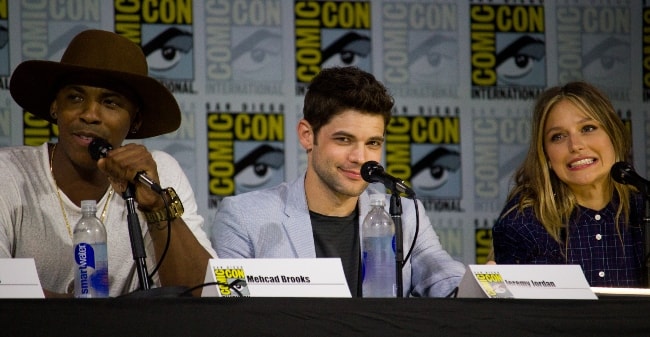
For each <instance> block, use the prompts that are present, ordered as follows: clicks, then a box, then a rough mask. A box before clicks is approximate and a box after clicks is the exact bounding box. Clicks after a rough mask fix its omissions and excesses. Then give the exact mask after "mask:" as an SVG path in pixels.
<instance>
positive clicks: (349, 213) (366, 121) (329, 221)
mask: <svg viewBox="0 0 650 337" xmlns="http://www.w3.org/2000/svg"><path fill="white" fill-rule="evenodd" d="M393 104H394V102H393V98H392V97H391V96H390V94H389V93H388V91H387V89H386V88H385V87H384V86H383V85H382V84H381V83H379V82H378V81H377V80H376V79H375V77H374V76H373V75H371V74H369V73H367V72H364V71H362V70H359V69H358V68H355V67H335V68H327V69H323V70H322V71H321V72H320V73H319V74H318V75H317V76H316V77H315V78H314V79H313V81H312V83H311V84H310V86H309V89H308V91H307V94H306V95H305V102H304V108H303V114H304V118H303V119H301V120H300V121H299V123H298V126H297V132H298V139H299V141H300V144H301V146H302V147H303V148H304V149H305V151H306V152H307V169H306V172H305V173H304V174H303V175H301V176H300V177H299V178H298V179H296V180H294V181H293V182H290V183H283V184H281V185H279V186H276V187H273V188H270V189H265V190H260V191H254V192H248V193H244V194H240V195H237V196H234V197H227V198H224V199H223V201H222V202H221V203H220V204H219V208H218V211H217V214H216V216H215V217H214V222H213V227H212V237H211V239H212V245H213V246H214V248H215V250H216V251H217V254H218V256H219V257H220V258H315V257H340V258H341V262H342V264H343V270H344V272H345V276H346V279H347V282H348V286H349V287H350V292H351V294H352V296H353V297H360V296H362V291H361V262H360V256H361V255H360V237H359V224H360V223H361V222H362V221H363V219H364V218H365V215H366V214H367V213H368V211H369V210H370V198H369V194H370V193H372V192H373V191H371V190H370V189H369V188H368V183H367V182H365V181H364V180H363V178H362V177H361V175H360V169H361V166H362V165H363V164H364V163H365V162H367V161H371V160H372V161H377V162H380V160H381V155H382V147H383V143H384V135H385V131H386V126H387V125H388V122H389V121H390V118H391V110H392V108H393ZM375 193H377V192H375ZM382 193H383V192H382ZM388 197H389V195H387V198H388ZM417 203H418V207H419V209H420V210H421V211H420V212H419V213H420V219H419V220H420V228H419V232H418V233H417V241H416V243H415V247H414V248H413V251H412V253H411V256H410V258H409V259H408V260H407V261H405V262H404V268H403V274H402V275H403V276H402V277H403V291H404V294H403V295H404V296H405V297H407V296H428V297H444V296H447V295H449V294H450V293H451V292H453V290H454V289H455V288H456V287H457V286H458V284H459V283H460V280H461V278H462V276H463V274H464V272H465V267H464V265H463V264H462V263H460V262H458V261H455V260H454V259H452V258H451V256H449V254H448V253H447V252H446V251H445V250H444V249H443V248H442V246H441V245H440V241H439V240H438V236H437V235H436V233H435V231H434V230H433V227H432V226H431V223H430V221H429V218H428V217H427V216H426V215H424V213H425V212H424V209H423V208H422V204H421V203H420V202H419V201H418V202H417ZM387 204H388V202H387ZM402 208H403V210H402V226H403V240H404V247H405V249H404V250H405V252H407V251H408V249H409V248H410V244H411V242H412V240H413V238H414V236H415V234H416V233H415V231H416V218H415V217H416V213H415V205H414V203H413V202H412V201H411V200H408V199H403V200H402Z"/></svg>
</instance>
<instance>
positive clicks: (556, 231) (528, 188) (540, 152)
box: [504, 82, 632, 246]
mask: <svg viewBox="0 0 650 337" xmlns="http://www.w3.org/2000/svg"><path fill="white" fill-rule="evenodd" d="M561 101H567V102H570V103H571V104H573V105H574V106H576V107H577V108H578V109H580V110H581V111H582V112H583V113H585V115H587V116H588V117H589V118H592V119H593V120H595V121H597V122H599V123H600V124H601V125H602V128H603V129H604V131H605V132H606V133H607V135H608V136H609V138H610V140H612V144H613V146H614V152H615V154H616V161H628V162H631V151H632V138H631V135H630V133H629V132H628V130H627V129H626V127H625V125H624V124H623V122H622V120H621V118H620V117H619V116H618V114H617V113H616V111H615V110H614V107H613V106H612V103H611V102H610V101H609V99H608V98H607V97H606V96H605V95H604V94H603V93H602V92H601V91H600V90H598V89H597V88H595V87H594V86H592V85H590V84H588V83H585V82H571V83H567V84H566V85H564V86H557V87H553V88H549V89H547V90H546V91H544V92H543V93H542V94H541V95H540V96H539V97H538V99H537V102H536V104H535V108H534V110H533V120H532V127H531V141H530V147H529V149H528V154H527V155H526V159H525V160H524V162H523V163H522V165H521V166H520V167H519V168H518V169H517V171H516V173H515V176H514V181H515V187H514V188H513V189H512V190H511V191H510V193H509V195H508V200H512V199H513V198H515V197H517V196H518V197H519V198H520V200H519V203H518V205H515V206H514V207H512V208H511V209H509V210H506V212H504V216H505V214H508V213H510V212H512V211H515V210H518V211H520V212H521V211H523V209H524V208H527V207H532V208H533V210H534V212H535V216H536V217H537V219H538V220H539V221H540V222H541V223H542V225H543V226H544V228H545V229H546V231H547V232H548V233H549V234H550V235H551V237H553V239H555V241H557V242H558V243H564V244H565V246H566V245H567V244H568V235H569V230H568V227H569V219H570V217H571V213H572V212H573V211H574V209H575V208H576V207H577V206H578V203H577V200H576V197H575V195H574V194H573V192H572V191H571V190H570V189H569V187H568V186H567V185H566V184H565V183H564V182H562V181H561V180H560V179H559V178H558V177H557V176H556V175H555V173H554V172H553V171H551V170H550V168H549V165H548V158H547V156H546V152H545V151H544V127H545V123H546V120H547V118H548V115H549V112H550V111H551V110H552V109H553V107H554V106H555V105H556V104H557V103H558V102H561ZM609 184H610V186H609V190H610V191H613V190H616V192H617V194H618V196H619V201H620V202H619V205H618V209H617V211H616V217H615V222H616V229H617V231H618V232H619V235H620V225H619V223H620V222H621V215H624V219H629V215H630V206H629V204H630V198H631V196H630V193H631V191H632V188H631V187H629V186H628V185H622V184H619V183H617V182H615V181H614V180H613V179H611V178H610V179H609ZM563 230H566V237H564V238H563V237H562V231H563Z"/></svg>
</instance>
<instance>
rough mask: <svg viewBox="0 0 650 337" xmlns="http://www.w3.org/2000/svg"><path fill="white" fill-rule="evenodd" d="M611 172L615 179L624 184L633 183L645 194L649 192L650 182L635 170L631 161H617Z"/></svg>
mask: <svg viewBox="0 0 650 337" xmlns="http://www.w3.org/2000/svg"><path fill="white" fill-rule="evenodd" d="M610 174H611V176H612V178H613V179H614V181H616V182H618V183H620V184H623V185H632V186H634V187H636V189H637V190H639V192H641V193H643V194H644V195H647V194H648V187H649V185H650V182H649V181H648V180H645V179H644V178H642V177H641V176H640V175H638V174H637V173H636V172H634V168H633V167H632V165H630V164H629V163H627V162H624V161H619V162H618V163H615V164H614V165H613V166H612V169H611V171H610Z"/></svg>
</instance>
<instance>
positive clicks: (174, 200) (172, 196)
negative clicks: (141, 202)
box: [142, 187, 185, 224]
mask: <svg viewBox="0 0 650 337" xmlns="http://www.w3.org/2000/svg"><path fill="white" fill-rule="evenodd" d="M163 193H165V194H166V195H167V197H168V198H169V200H170V202H169V213H171V218H169V220H174V219H176V218H178V217H180V216H182V215H183V212H185V209H184V208H183V203H182V202H181V199H180V198H179V197H178V194H176V191H175V190H174V189H173V188H171V187H167V188H166V189H164V190H163ZM142 214H144V217H145V219H147V223H149V224H152V223H158V222H162V221H167V220H168V217H167V209H165V208H163V209H161V210H158V211H154V212H142Z"/></svg>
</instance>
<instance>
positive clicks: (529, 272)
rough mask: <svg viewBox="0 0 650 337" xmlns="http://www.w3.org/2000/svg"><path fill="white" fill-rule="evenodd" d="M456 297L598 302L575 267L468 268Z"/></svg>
mask: <svg viewBox="0 0 650 337" xmlns="http://www.w3.org/2000/svg"><path fill="white" fill-rule="evenodd" d="M458 297H478V298H481V297H487V298H534V299H589V300H596V299H598V297H597V296H596V294H594V292H593V291H592V290H591V288H590V287H589V283H588V282H587V279H586V278H585V275H584V273H583V272H582V268H580V266H579V265H469V266H467V272H466V273H465V276H463V279H462V280H461V282H460V286H459V288H458Z"/></svg>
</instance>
